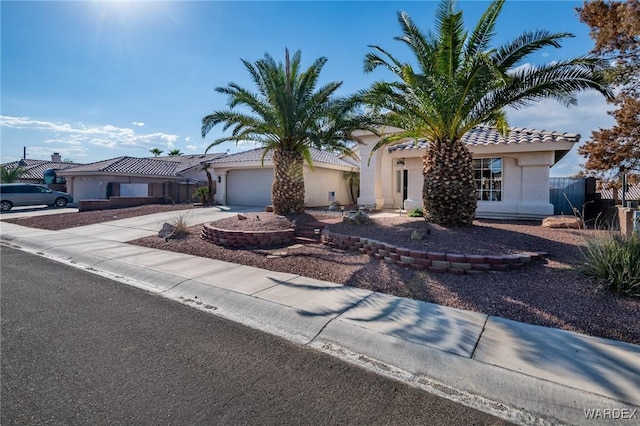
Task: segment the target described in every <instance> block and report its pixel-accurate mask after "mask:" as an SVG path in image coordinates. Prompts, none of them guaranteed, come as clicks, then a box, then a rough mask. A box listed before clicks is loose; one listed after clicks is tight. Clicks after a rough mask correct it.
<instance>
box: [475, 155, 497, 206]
mask: <svg viewBox="0 0 640 426" xmlns="http://www.w3.org/2000/svg"><path fill="white" fill-rule="evenodd" d="M496 160H499V161H500V171H499V172H498V171H495V169H494V170H492V167H491V166H492V165H491V163H492V162H494V161H496ZM478 161H479V162H480V167H479V168H478V167H477V165H476V164H477V162H478ZM485 164H486V165H485ZM478 171H479V172H480V178H479V179H478V177H477V172H478ZM485 172H486V173H485ZM473 173H474V176H473V182H474V185H475V187H476V197H477V200H478V202H485V203H500V202H503V201H504V157H478V158H474V159H473ZM498 173H499V177H495V175H496V174H498ZM485 174H488V177H486V178H485V177H484V175H485ZM496 182H499V189H495V187H494V184H495V183H496ZM485 183H488V184H489V187H488V188H484V187H483V185H485ZM485 195H486V196H487V199H483V198H484V196H485Z"/></svg>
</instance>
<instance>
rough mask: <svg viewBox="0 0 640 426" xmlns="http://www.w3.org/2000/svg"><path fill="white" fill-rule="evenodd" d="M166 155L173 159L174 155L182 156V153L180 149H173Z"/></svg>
mask: <svg viewBox="0 0 640 426" xmlns="http://www.w3.org/2000/svg"><path fill="white" fill-rule="evenodd" d="M168 154H169V155H170V156H172V157H173V156H176V155H182V154H184V153H183V152H182V151H180V148H174V149H172V150H171V151H169V152H168Z"/></svg>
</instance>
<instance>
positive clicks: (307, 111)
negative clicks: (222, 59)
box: [202, 49, 373, 215]
mask: <svg viewBox="0 0 640 426" xmlns="http://www.w3.org/2000/svg"><path fill="white" fill-rule="evenodd" d="M300 61H301V53H300V51H297V52H295V53H294V54H293V57H292V58H289V51H288V50H286V49H285V61H284V63H282V62H279V63H276V61H275V60H274V59H273V58H272V57H271V56H270V55H269V54H268V53H265V55H264V58H263V59H260V60H258V61H256V62H255V63H250V62H248V61H246V60H242V62H243V64H244V66H245V68H246V69H247V71H248V72H249V74H250V75H251V77H252V79H253V82H254V83H255V85H256V88H257V92H251V91H249V90H247V89H244V88H242V87H240V86H238V85H237V84H235V83H230V84H229V85H228V86H227V87H218V88H216V91H217V92H218V93H222V94H224V95H227V97H228V104H229V109H227V110H224V111H215V112H213V113H211V114H209V115H207V116H205V117H204V118H203V119H202V137H203V138H204V137H206V136H207V133H209V131H210V130H211V129H212V128H213V127H214V126H216V125H217V124H219V123H225V124H224V127H223V130H227V129H229V128H232V131H231V135H229V136H225V137H222V138H219V139H216V140H215V141H214V142H212V143H211V144H210V145H209V146H208V147H207V150H206V151H205V152H207V151H209V149H211V147H213V146H215V145H218V144H220V143H223V142H226V141H235V142H236V143H238V142H240V141H252V142H255V143H258V144H259V145H261V146H262V147H263V148H264V150H263V153H262V161H263V162H264V158H265V156H266V155H267V153H269V152H271V151H272V152H273V166H274V176H273V184H272V187H271V196H272V203H273V211H274V213H276V214H281V215H282V214H291V213H293V214H298V213H302V212H303V211H304V178H303V166H304V162H305V161H306V162H307V164H308V165H309V167H310V168H313V162H312V160H311V152H310V148H319V149H327V150H331V151H334V152H338V153H342V154H345V155H348V156H353V155H354V154H353V151H352V150H351V148H350V146H349V143H350V142H355V141H356V137H355V136H354V134H353V132H354V131H355V130H358V129H365V130H373V128H372V122H371V120H370V119H369V118H368V117H366V116H364V115H359V114H356V108H357V107H358V105H359V104H358V102H357V100H356V99H355V98H334V94H335V92H336V90H338V88H339V87H340V86H341V85H342V83H341V82H332V83H328V84H326V85H324V86H321V87H320V88H316V86H317V84H318V78H319V76H320V72H321V70H322V68H323V66H324V64H325V63H326V62H327V59H326V58H324V57H321V58H319V59H316V60H315V61H314V62H313V64H312V65H311V66H310V67H309V68H307V69H306V70H304V71H303V70H302V69H301V65H300ZM237 106H242V107H245V108H246V110H247V111H248V112H240V111H237V110H234V108H235V107H237Z"/></svg>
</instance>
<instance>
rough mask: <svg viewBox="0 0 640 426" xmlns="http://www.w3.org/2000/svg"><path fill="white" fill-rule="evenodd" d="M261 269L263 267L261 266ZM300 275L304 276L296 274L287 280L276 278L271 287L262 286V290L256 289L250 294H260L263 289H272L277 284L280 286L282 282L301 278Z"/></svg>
mask: <svg viewBox="0 0 640 426" xmlns="http://www.w3.org/2000/svg"><path fill="white" fill-rule="evenodd" d="M260 269H261V268H260ZM300 277H302V275H296V276H294V277H291V278H289V279H287V280H282V281H280V280H275V279H274V280H273V281H274V283H273V285H270V286H269V287H266V288H262V289H260V290H258V291H255V292H253V293H251V294H249V296H255V295H256V294H258V293H262V292H263V291H267V290H269V289H271V288H274V287H276V286H279V285H280V284H284V283H288V282H289V281H291V280H295V279H296V278H300ZM303 278H304V277H303Z"/></svg>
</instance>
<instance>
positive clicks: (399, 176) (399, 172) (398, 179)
mask: <svg viewBox="0 0 640 426" xmlns="http://www.w3.org/2000/svg"><path fill="white" fill-rule="evenodd" d="M396 192H398V193H399V192H402V170H396Z"/></svg>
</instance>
